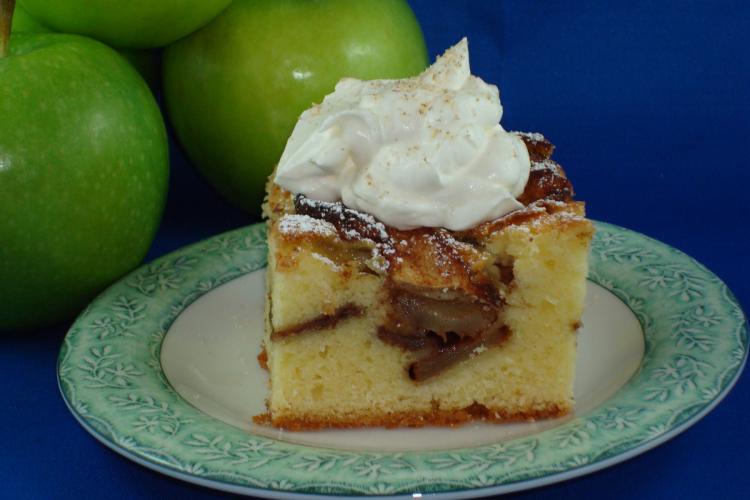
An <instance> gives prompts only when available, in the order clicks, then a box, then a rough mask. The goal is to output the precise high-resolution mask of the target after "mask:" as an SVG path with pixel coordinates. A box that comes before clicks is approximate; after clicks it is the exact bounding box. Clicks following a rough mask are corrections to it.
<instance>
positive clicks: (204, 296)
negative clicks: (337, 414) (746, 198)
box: [57, 222, 748, 498]
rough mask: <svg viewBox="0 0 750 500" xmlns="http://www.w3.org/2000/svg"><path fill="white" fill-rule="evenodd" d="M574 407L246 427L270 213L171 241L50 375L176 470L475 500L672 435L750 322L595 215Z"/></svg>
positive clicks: (69, 396) (291, 488)
mask: <svg viewBox="0 0 750 500" xmlns="http://www.w3.org/2000/svg"><path fill="white" fill-rule="evenodd" d="M595 224H596V228H597V232H596V236H595V237H594V240H593V243H592V249H591V256H590V268H589V282H588V292H587V302H586V310H585V313H584V327H583V329H582V330H581V331H580V332H579V342H578V344H579V353H578V356H579V362H578V366H577V378H576V387H575V393H576V409H575V412H574V414H573V415H571V416H569V417H566V418H562V419H556V420H549V421H543V422H536V423H521V424H503V425H487V424H470V425H467V426H463V427H461V428H458V429H439V428H422V429H399V430H383V429H368V430H334V431H322V432H306V433H293V432H284V431H280V430H276V429H271V428H267V427H264V426H258V425H255V424H253V423H252V421H251V418H250V417H251V416H252V415H253V414H255V413H259V412H261V411H263V400H264V398H265V384H266V379H265V378H264V377H265V374H264V372H263V371H262V370H261V369H260V368H259V367H258V366H257V362H256V361H255V355H257V354H258V351H259V349H260V339H261V338H262V325H263V322H262V314H263V310H262V307H263V306H262V304H263V295H264V293H265V292H264V289H263V272H264V271H263V270H264V267H265V264H266V243H265V228H264V226H263V225H262V224H256V225H253V226H249V227H246V228H242V229H238V230H235V231H232V232H229V233H225V234H222V235H218V236H215V237H213V238H210V239H208V240H205V241H202V242H200V243H196V244H194V245H191V246H188V247H185V248H183V249H180V250H177V251H175V252H173V253H171V254H169V255H165V256H163V257H161V258H159V259H157V260H155V261H153V262H151V263H148V264H146V265H144V266H143V267H141V268H139V269H137V270H136V271H134V272H132V273H130V274H129V275H128V276H126V277H124V278H123V279H122V280H121V281H119V282H118V283H116V284H114V285H112V286H111V287H110V288H109V289H107V290H106V291H105V292H103V293H102V294H101V295H100V296H99V297H97V298H96V300H94V302H92V303H91V304H90V305H89V306H88V307H87V308H86V309H85V310H84V311H83V312H82V313H81V315H80V316H79V317H78V318H77V319H76V321H75V323H74V324H73V326H72V327H71V329H70V331H69V332H68V334H67V336H66V338H65V340H64V342H63V346H62V348H61V351H60V355H59V359H58V369H57V372H58V381H59V385H60V390H61V393H62V396H63V399H64V400H65V403H66V404H67V406H68V407H69V409H70V411H71V412H72V414H73V415H74V416H75V418H76V419H77V420H78V421H79V422H80V423H81V425H82V426H83V427H84V428H85V429H86V430H87V431H88V432H90V433H91V434H92V435H93V436H94V437H95V438H96V439H98V440H99V441H100V442H102V443H103V444H104V445H106V446H108V447H109V448H111V449H113V450H115V451H116V452H118V453H120V454H122V455H124V456H125V457H127V458H129V459H131V460H134V461H135V462H137V463H140V464H142V465H144V466H146V467H149V468H151V469H154V470H157V471H159V472H161V473H164V474H167V475H169V476H172V477H176V478H179V479H183V480H186V481H190V482H193V483H197V484H200V485H203V486H208V487H212V488H216V489H221V490H225V491H231V492H235V493H245V494H250V495H255V496H259V497H268V498H290V497H304V498H310V497H314V496H321V495H325V496H337V497H361V496H368V495H381V496H394V497H397V496H402V497H404V498H406V497H409V498H413V497H414V495H415V494H431V495H433V496H434V497H435V498H440V497H445V498H470V497H481V496H487V495H495V494H499V493H506V492H511V491H518V490H523V489H528V488H533V487H537V486H542V485H545V484H550V483H554V482H558V481H563V480H565V479H569V478H573V477H577V476H581V475H584V474H588V473H590V472H593V471H596V470H599V469H602V468H604V467H608V466H610V465H613V464H616V463H618V462H621V461H623V460H626V459H628V458H630V457H632V456H635V455H637V454H640V453H642V452H644V451H646V450H649V449H651V448H653V447H654V446H657V445H659V444H660V443H663V442H664V441H666V440H668V439H670V438H671V437H674V436H675V435H677V434H679V433H680V432H682V431H684V430H685V429H687V428H688V427H689V426H690V425H692V424H694V423H695V422H697V421H698V420H699V419H700V418H702V417H703V416H704V415H706V414H707V413H708V412H709V411H711V409H713V408H714V407H715V406H716V405H717V404H718V403H719V401H721V399H723V397H724V396H725V395H726V394H727V393H728V392H729V390H730V389H731V388H732V386H733V385H734V383H735V382H736V381H737V379H738V378H739V376H740V373H741V372H742V369H743V367H744V365H745V361H746V359H747V354H748V328H747V323H746V320H745V317H744V315H743V312H742V310H741V309H740V307H739V305H738V303H737V301H736V299H735V298H734V297H733V296H732V294H731V292H730V291H729V290H728V288H727V287H726V285H725V284H724V283H722V282H721V280H719V278H717V277H716V276H715V275H714V274H712V273H711V272H710V271H708V270H707V269H706V268H705V267H703V266H702V265H701V264H700V263H698V262H696V261H695V260H693V259H692V258H690V257H689V256H687V255H685V254H684V253H682V252H680V251H678V250H676V249H674V248H671V247H669V246H667V245H665V244H663V243H660V242H658V241H656V240H654V239H651V238H648V237H646V236H644V235H641V234H639V233H635V232H632V231H629V230H627V229H623V228H620V227H617V226H614V225H611V224H606V223H602V222H596V223H595Z"/></svg>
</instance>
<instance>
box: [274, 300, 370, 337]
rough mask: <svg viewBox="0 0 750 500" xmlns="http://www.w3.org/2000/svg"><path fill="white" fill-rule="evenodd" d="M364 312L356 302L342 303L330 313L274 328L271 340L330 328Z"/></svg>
mask: <svg viewBox="0 0 750 500" xmlns="http://www.w3.org/2000/svg"><path fill="white" fill-rule="evenodd" d="M364 312H365V311H364V309H363V308H361V307H360V306H358V305H356V304H344V305H343V306H341V307H339V308H338V309H336V310H335V311H334V312H333V313H332V314H321V315H320V316H317V317H316V318H313V319H311V320H309V321H305V322H304V323H300V324H298V325H293V326H289V327H286V328H284V329H281V330H274V331H273V332H272V333H271V340H279V339H283V338H284V337H289V336H291V335H296V334H299V333H307V332H310V331H315V330H322V329H324V328H332V327H334V326H336V325H337V324H338V322H339V321H342V320H344V319H347V318H352V317H356V316H362V315H363V314H364Z"/></svg>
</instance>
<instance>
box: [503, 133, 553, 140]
mask: <svg viewBox="0 0 750 500" xmlns="http://www.w3.org/2000/svg"><path fill="white" fill-rule="evenodd" d="M511 134H516V135H517V136H519V137H524V138H526V139H528V140H530V141H533V142H545V141H546V140H547V139H546V138H545V137H544V136H543V135H542V134H540V133H539V132H511Z"/></svg>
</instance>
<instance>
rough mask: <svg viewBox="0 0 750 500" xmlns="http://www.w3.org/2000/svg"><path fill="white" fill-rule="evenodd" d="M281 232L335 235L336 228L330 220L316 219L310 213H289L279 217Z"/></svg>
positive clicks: (288, 233)
mask: <svg viewBox="0 0 750 500" xmlns="http://www.w3.org/2000/svg"><path fill="white" fill-rule="evenodd" d="M277 227H278V229H279V232H280V233H282V234H287V235H292V234H301V233H314V234H318V235H320V236H335V235H336V228H335V227H334V225H333V224H331V223H330V222H327V221H324V220H322V219H315V218H313V217H310V216H309V215H300V214H288V215H284V216H283V217H281V218H280V219H279V223H278V226H277Z"/></svg>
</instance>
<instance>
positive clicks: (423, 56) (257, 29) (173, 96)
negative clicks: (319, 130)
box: [162, 0, 427, 214]
mask: <svg viewBox="0 0 750 500" xmlns="http://www.w3.org/2000/svg"><path fill="white" fill-rule="evenodd" d="M426 64H427V51H426V49H425V43H424V38H423V37H422V31H421V29H420V27H419V24H418V23H417V20H416V18H415V17H414V14H413V12H412V11H411V9H410V8H409V6H408V5H407V3H406V2H405V1H403V0H359V1H349V0H321V1H317V2H311V1H306V0H284V1H273V0H235V1H234V2H233V3H232V4H231V5H230V6H229V8H227V10H225V11H224V12H223V13H222V14H220V15H219V16H218V17H217V18H216V19H214V20H213V21H212V22H211V23H209V24H208V25H206V26H205V27H203V28H202V29H200V30H199V31H197V32H195V33H193V34H192V35H190V36H188V37H186V38H183V39H182V40H180V41H178V42H177V43H175V44H173V45H171V46H169V47H168V48H166V49H165V51H164V54H163V57H162V85H163V90H164V97H165V102H166V106H167V111H168V114H169V118H170V119H171V122H172V124H173V125H174V129H175V131H176V133H177V136H178V138H179V139H180V142H181V143H182V146H183V147H184V148H185V150H186V151H187V153H188V155H189V157H190V158H191V160H192V162H193V163H194V164H195V165H196V166H197V168H198V169H199V170H200V171H201V172H202V174H203V175H204V176H205V177H206V178H207V179H208V180H209V182H210V183H211V184H212V185H213V186H214V187H215V188H216V189H217V190H218V191H219V192H220V193H221V194H223V195H224V196H225V197H226V198H227V199H229V200H230V201H231V202H233V203H234V204H236V205H238V206H240V207H242V208H244V209H245V210H247V211H249V212H251V213H256V214H257V213H258V208H259V204H260V200H261V199H262V196H263V186H264V183H265V180H266V178H267V177H268V175H269V173H270V172H271V170H272V169H273V166H274V164H275V163H276V162H277V161H278V159H279V157H280V156H281V152H282V150H283V148H284V145H285V144H286V140H287V138H288V137H289V134H290V133H291V131H292V129H293V128H294V124H295V123H296V121H297V118H298V117H299V115H300V113H301V112H302V111H304V110H305V109H307V108H309V107H310V106H311V105H312V104H313V103H314V102H319V101H320V100H322V98H323V96H325V95H326V94H327V93H329V92H331V91H332V90H333V88H334V86H335V84H336V82H337V81H338V80H339V79H340V78H342V77H344V76H352V77H357V78H363V79H373V78H400V77H406V76H411V75H414V74H417V73H419V72H420V71H421V70H423V69H424V67H425V66H426Z"/></svg>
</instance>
